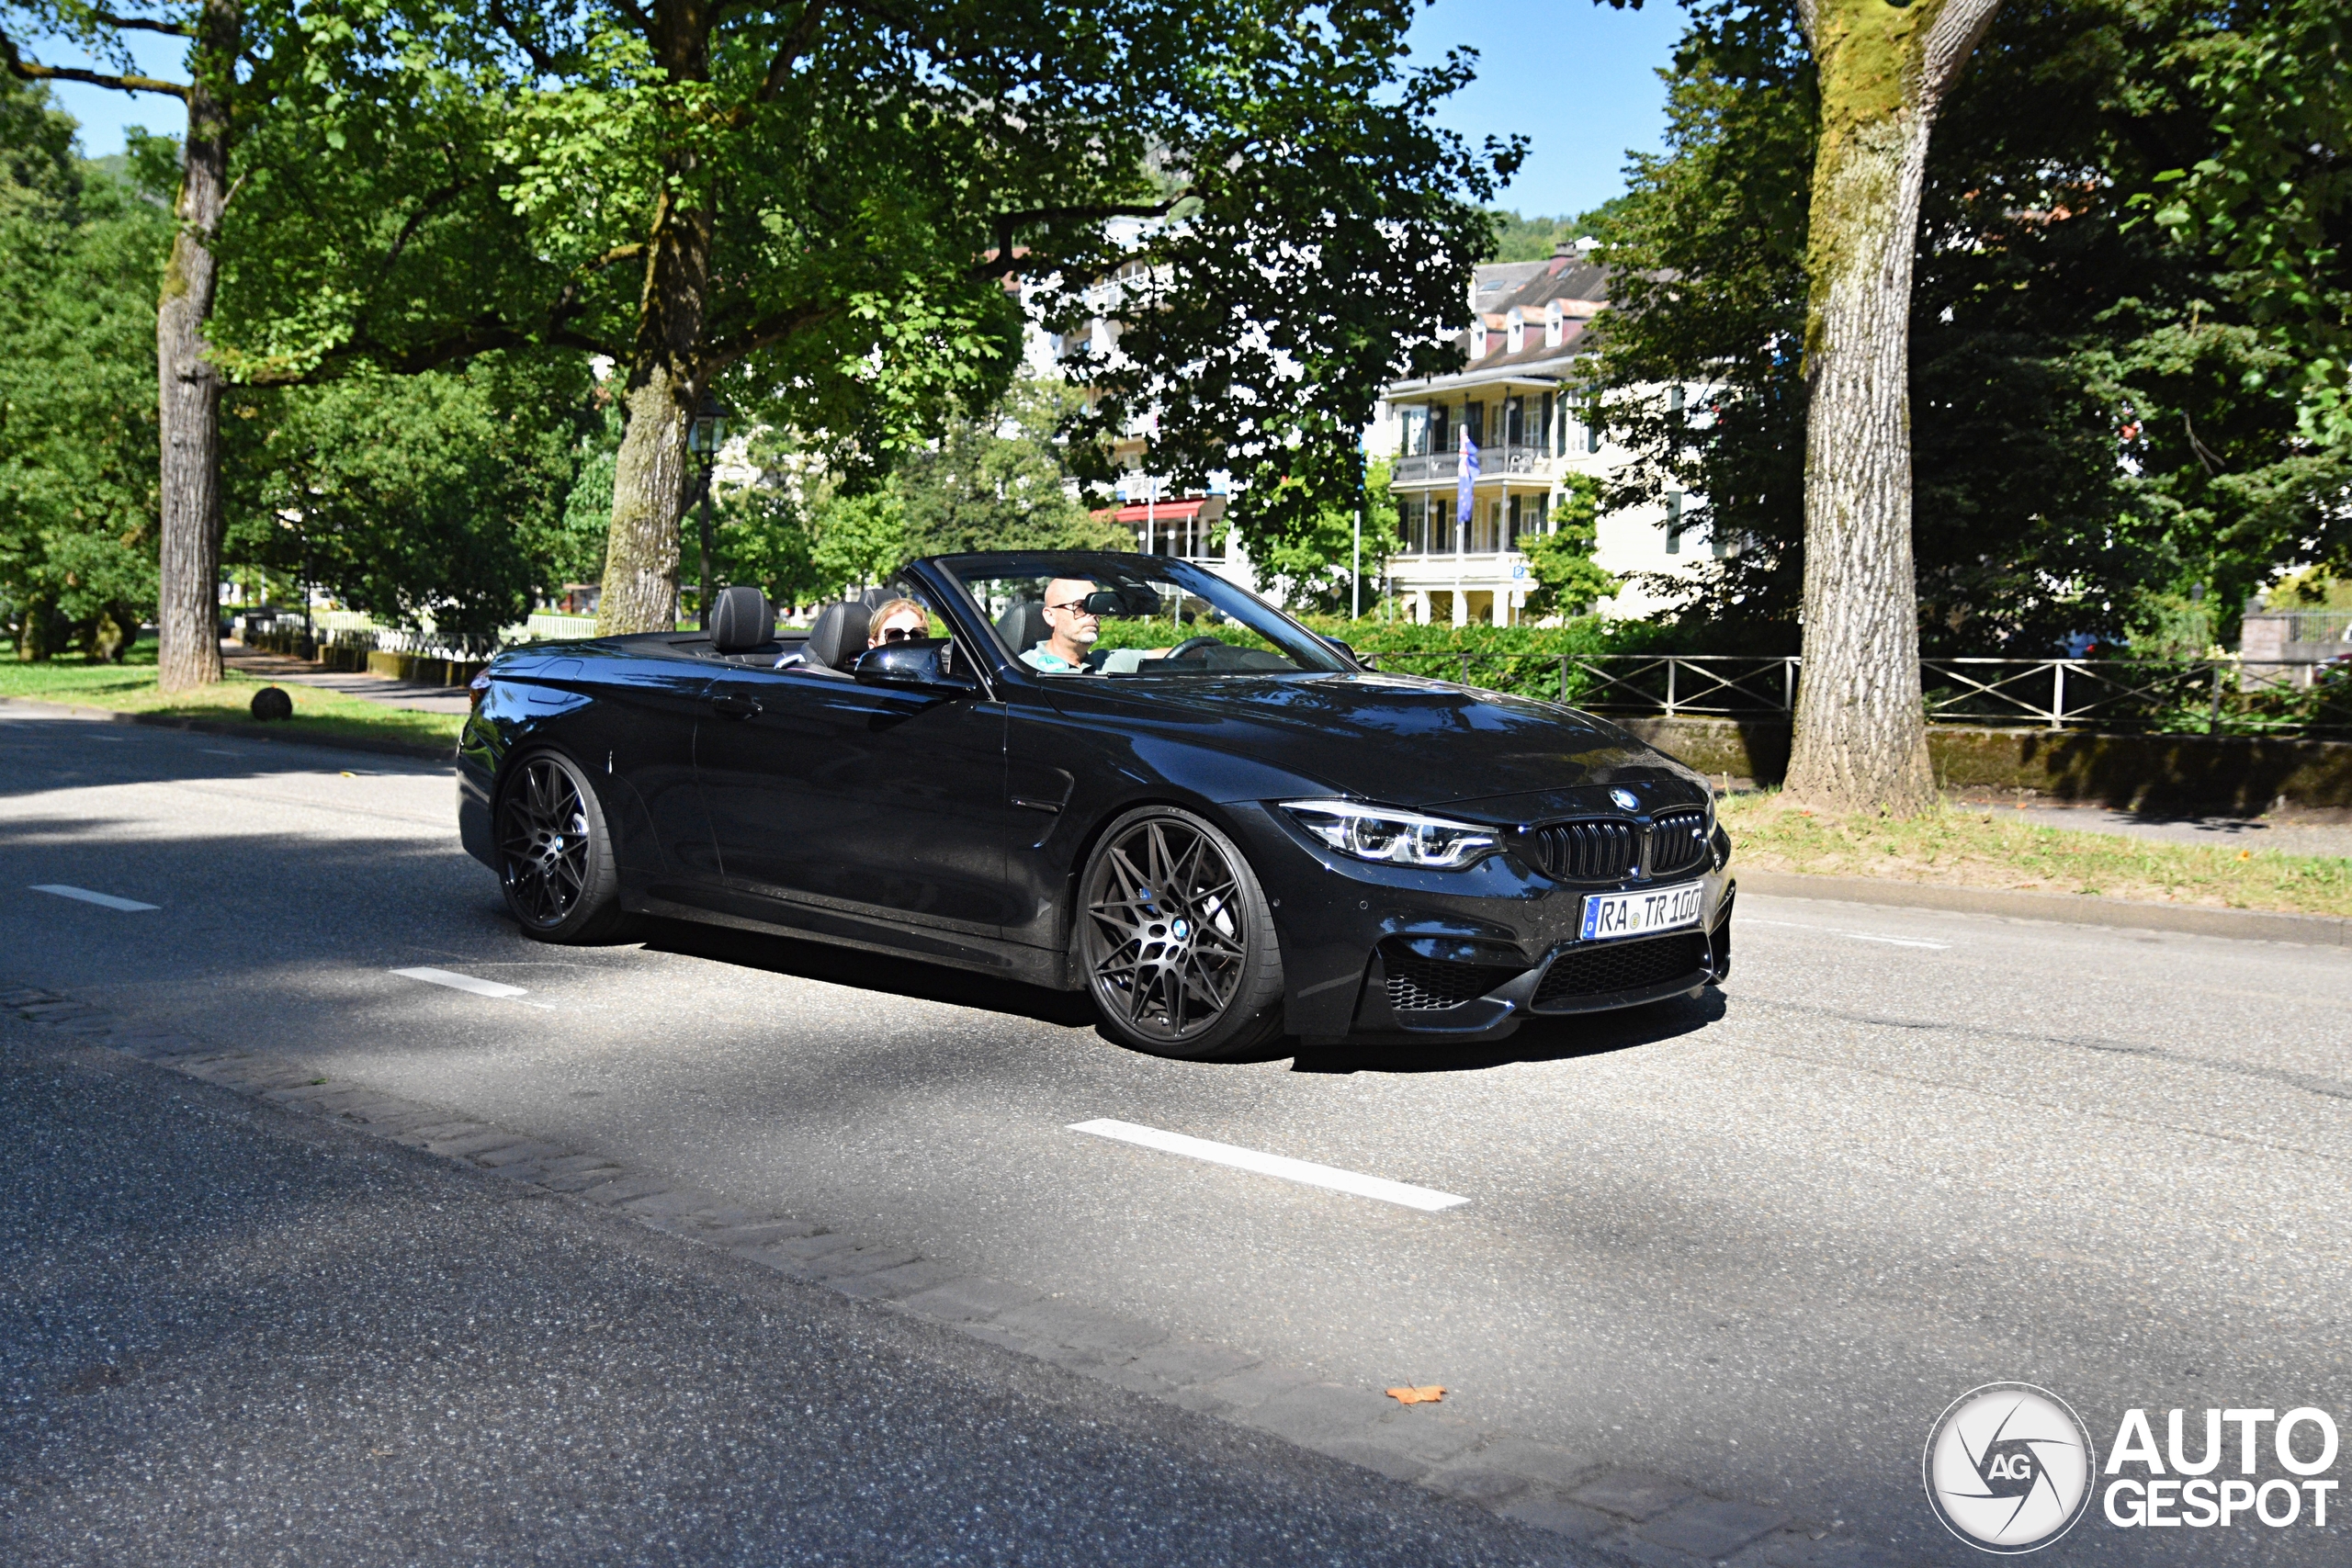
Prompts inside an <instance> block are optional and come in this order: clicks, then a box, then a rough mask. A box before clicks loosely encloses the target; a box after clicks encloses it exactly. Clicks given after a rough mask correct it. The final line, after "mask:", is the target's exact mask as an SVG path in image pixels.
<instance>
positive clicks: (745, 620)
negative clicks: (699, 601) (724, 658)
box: [710, 584, 775, 653]
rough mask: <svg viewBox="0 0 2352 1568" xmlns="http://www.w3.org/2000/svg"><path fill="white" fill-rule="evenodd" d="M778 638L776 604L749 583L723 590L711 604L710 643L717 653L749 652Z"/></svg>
mask: <svg viewBox="0 0 2352 1568" xmlns="http://www.w3.org/2000/svg"><path fill="white" fill-rule="evenodd" d="M774 641H775V605H773V604H769V603H768V596H767V595H766V594H764V593H763V592H760V591H759V590H758V589H756V588H753V587H752V586H750V585H749V584H738V585H737V586H735V587H733V588H725V589H721V590H720V591H719V592H718V597H717V598H716V599H715V600H713V601H712V603H711V606H710V646H711V649H712V651H713V652H716V653H747V652H749V651H750V650H752V649H755V648H764V647H766V646H767V645H768V644H770V643H772V642H774Z"/></svg>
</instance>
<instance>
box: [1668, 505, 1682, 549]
mask: <svg viewBox="0 0 2352 1568" xmlns="http://www.w3.org/2000/svg"><path fill="white" fill-rule="evenodd" d="M1666 553H1667V554H1668V555H1670V556H1679V555H1680V554H1681V553H1682V492H1681V491H1679V490H1670V491H1667V492H1666Z"/></svg>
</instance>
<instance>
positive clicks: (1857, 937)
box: [1740, 915, 1951, 953]
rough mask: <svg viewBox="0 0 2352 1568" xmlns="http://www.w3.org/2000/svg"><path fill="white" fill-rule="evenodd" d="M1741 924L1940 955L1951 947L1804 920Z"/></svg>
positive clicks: (1750, 917) (1750, 919)
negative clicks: (1923, 949)
mask: <svg viewBox="0 0 2352 1568" xmlns="http://www.w3.org/2000/svg"><path fill="white" fill-rule="evenodd" d="M1740 924H1742V925H1747V926H1786V927H1787V928H1788V929H1789V930H1791V931H1820V932H1822V933H1824V934H1825V935H1827V936H1842V937H1845V938H1847V939H1848V940H1849V941H1852V942H1884V943H1886V945H1887V946H1889V947H1932V948H1934V949H1935V950H1936V951H1937V952H1939V953H1941V952H1944V951H1946V950H1948V949H1949V948H1950V947H1951V943H1950V942H1921V941H1919V940H1917V938H1914V937H1907V936H1877V935H1874V934H1872V933H1871V932H1870V931H1839V930H1838V928H1837V927H1836V926H1809V925H1806V924H1805V923H1804V921H1803V920H1763V919H1757V918H1756V917H1755V916H1753V915H1748V916H1745V917H1743V918H1742V919H1741V920H1740Z"/></svg>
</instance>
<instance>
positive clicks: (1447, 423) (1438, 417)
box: [1430, 405, 1453, 452]
mask: <svg viewBox="0 0 2352 1568" xmlns="http://www.w3.org/2000/svg"><path fill="white" fill-rule="evenodd" d="M1430 451H1432V452H1451V451H1453V410H1452V409H1450V408H1446V407H1444V406H1443V405H1440V406H1438V407H1436V408H1432V409H1430Z"/></svg>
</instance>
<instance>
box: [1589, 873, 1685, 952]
mask: <svg viewBox="0 0 2352 1568" xmlns="http://www.w3.org/2000/svg"><path fill="white" fill-rule="evenodd" d="M1706 888H1707V885H1706V884H1705V883H1703V882H1685V883H1683V884H1681V885H1680V886H1675V887H1652V888H1648V889H1645V891H1643V892H1640V893H1594V894H1589V895H1588V896H1587V897H1586V898H1585V901H1584V925H1583V929H1582V930H1580V931H1578V932H1577V935H1578V936H1580V937H1582V938H1583V939H1584V940H1585V941H1587V942H1607V941H1609V940H1611V938H1614V937H1621V936H1647V935H1649V934H1650V933H1651V932H1653V931H1672V930H1674V929H1675V928H1676V927H1678V926H1695V925H1697V924H1698V923H1699V908H1700V901H1701V897H1702V895H1703V894H1704V893H1705V892H1706Z"/></svg>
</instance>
